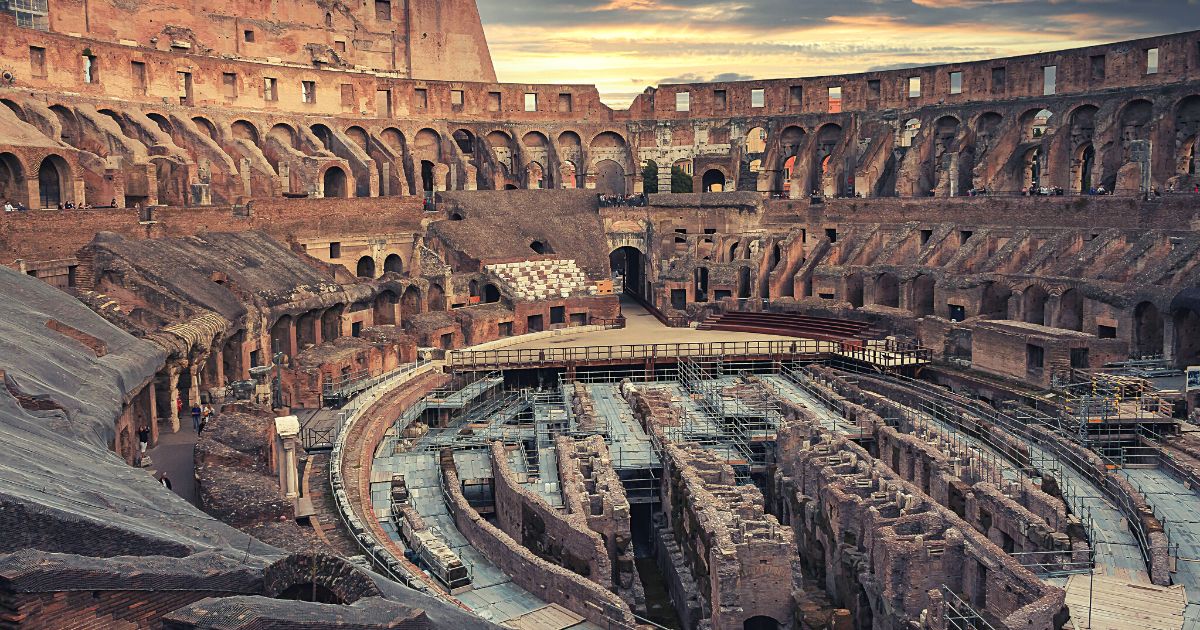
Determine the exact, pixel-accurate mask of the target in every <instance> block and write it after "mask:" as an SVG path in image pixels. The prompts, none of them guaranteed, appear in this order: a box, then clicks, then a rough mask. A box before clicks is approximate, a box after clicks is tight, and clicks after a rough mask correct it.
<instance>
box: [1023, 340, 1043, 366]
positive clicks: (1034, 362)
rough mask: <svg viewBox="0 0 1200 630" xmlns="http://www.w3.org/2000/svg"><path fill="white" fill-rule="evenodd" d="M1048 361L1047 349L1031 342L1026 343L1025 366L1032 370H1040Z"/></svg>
mask: <svg viewBox="0 0 1200 630" xmlns="http://www.w3.org/2000/svg"><path fill="white" fill-rule="evenodd" d="M1045 363H1046V350H1045V348H1042V347H1041V346H1035V345H1033V344H1031V343H1027V344H1025V368H1026V369H1027V370H1029V371H1030V372H1040V371H1041V370H1042V368H1043V367H1044V366H1045Z"/></svg>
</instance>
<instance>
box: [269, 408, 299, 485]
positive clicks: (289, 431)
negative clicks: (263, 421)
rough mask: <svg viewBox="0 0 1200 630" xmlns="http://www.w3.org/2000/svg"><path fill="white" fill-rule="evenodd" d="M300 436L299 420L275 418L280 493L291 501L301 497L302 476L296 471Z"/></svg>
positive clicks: (276, 463)
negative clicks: (297, 447)
mask: <svg viewBox="0 0 1200 630" xmlns="http://www.w3.org/2000/svg"><path fill="white" fill-rule="evenodd" d="M299 436H300V419H299V418H297V417H296V416H281V417H279V418H275V467H276V469H277V471H278V473H279V491H280V492H282V493H283V494H284V496H285V497H287V498H289V499H295V498H296V497H298V496H300V491H299V487H300V484H299V477H300V475H299V473H298V472H297V470H296V446H297V438H298V437H299Z"/></svg>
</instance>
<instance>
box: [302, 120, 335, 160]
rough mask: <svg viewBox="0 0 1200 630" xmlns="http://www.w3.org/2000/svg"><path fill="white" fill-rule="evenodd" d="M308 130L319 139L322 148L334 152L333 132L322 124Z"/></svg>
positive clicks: (311, 126)
mask: <svg viewBox="0 0 1200 630" xmlns="http://www.w3.org/2000/svg"><path fill="white" fill-rule="evenodd" d="M308 130H309V131H311V132H312V134H313V135H314V136H316V137H317V140H320V141H321V146H323V147H325V150H326V151H329V152H331V153H332V152H333V132H332V131H331V130H330V129H329V127H328V126H326V125H324V124H321V123H316V124H314V125H310V126H309V128H308Z"/></svg>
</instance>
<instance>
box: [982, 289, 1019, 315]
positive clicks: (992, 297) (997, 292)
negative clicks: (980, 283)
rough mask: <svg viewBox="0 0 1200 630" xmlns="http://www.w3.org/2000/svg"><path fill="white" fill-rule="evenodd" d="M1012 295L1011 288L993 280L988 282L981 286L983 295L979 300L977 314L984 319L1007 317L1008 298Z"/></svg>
mask: <svg viewBox="0 0 1200 630" xmlns="http://www.w3.org/2000/svg"><path fill="white" fill-rule="evenodd" d="M1010 297H1012V289H1009V288H1008V287H1006V286H1004V285H1002V284H996V283H995V282H989V283H987V284H986V285H985V286H984V287H983V296H982V297H981V298H980V300H979V315H980V316H981V317H984V318H986V319H1008V300H1009V298H1010Z"/></svg>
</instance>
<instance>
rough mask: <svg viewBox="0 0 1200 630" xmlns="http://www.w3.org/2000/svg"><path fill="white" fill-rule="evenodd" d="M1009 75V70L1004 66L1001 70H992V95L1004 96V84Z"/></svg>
mask: <svg viewBox="0 0 1200 630" xmlns="http://www.w3.org/2000/svg"><path fill="white" fill-rule="evenodd" d="M1007 74H1008V70H1007V69H1006V68H1005V67H1004V66H1001V67H999V68H992V94H1003V93H1004V90H1005V86H1004V82H1005V80H1006V78H1007V77H1006V75H1007Z"/></svg>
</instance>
